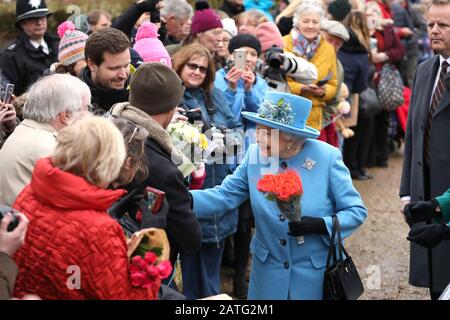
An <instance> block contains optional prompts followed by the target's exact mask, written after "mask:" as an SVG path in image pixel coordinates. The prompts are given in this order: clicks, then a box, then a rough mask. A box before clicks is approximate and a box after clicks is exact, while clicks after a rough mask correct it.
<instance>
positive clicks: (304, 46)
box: [291, 28, 320, 61]
mask: <svg viewBox="0 0 450 320" xmlns="http://www.w3.org/2000/svg"><path fill="white" fill-rule="evenodd" d="M291 37H292V45H293V48H294V53H296V54H297V55H299V56H302V57H304V58H306V59H307V60H308V61H309V60H311V59H312V57H314V55H315V54H316V51H317V48H318V47H319V44H320V34H319V35H318V36H317V37H316V38H315V39H314V40H313V41H311V42H310V41H308V40H307V39H306V38H305V37H304V36H303V35H302V34H301V33H300V32H299V31H298V29H297V28H294V29H292V31H291Z"/></svg>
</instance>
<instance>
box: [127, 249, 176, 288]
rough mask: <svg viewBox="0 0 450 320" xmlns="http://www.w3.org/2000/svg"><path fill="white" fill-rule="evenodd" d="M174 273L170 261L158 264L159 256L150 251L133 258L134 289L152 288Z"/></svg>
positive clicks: (131, 270) (132, 275) (131, 267)
mask: <svg viewBox="0 0 450 320" xmlns="http://www.w3.org/2000/svg"><path fill="white" fill-rule="evenodd" d="M171 273H172V265H171V264H170V262H169V261H168V260H165V261H162V262H160V263H158V262H157V256H156V254H155V253H153V252H152V251H149V252H147V253H146V254H145V256H144V257H142V256H139V255H137V256H134V257H133V258H131V265H130V278H131V285H132V286H134V287H142V288H151V287H153V286H154V285H155V284H156V283H160V282H161V280H162V279H165V278H167V277H168V276H170V274H171Z"/></svg>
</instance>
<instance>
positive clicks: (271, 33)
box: [256, 21, 284, 52]
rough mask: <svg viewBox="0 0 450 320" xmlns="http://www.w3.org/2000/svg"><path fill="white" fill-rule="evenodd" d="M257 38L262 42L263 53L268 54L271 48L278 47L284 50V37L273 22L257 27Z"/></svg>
mask: <svg viewBox="0 0 450 320" xmlns="http://www.w3.org/2000/svg"><path fill="white" fill-rule="evenodd" d="M256 36H257V37H258V39H259V41H260V42H261V49H262V52H266V51H267V50H268V49H269V48H271V47H273V46H276V47H279V48H283V46H284V44H283V37H282V36H281V33H280V30H279V29H278V27H277V25H276V24H275V23H273V22H270V21H268V22H264V23H261V24H260V25H258V26H257V27H256Z"/></svg>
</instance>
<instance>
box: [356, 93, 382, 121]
mask: <svg viewBox="0 0 450 320" xmlns="http://www.w3.org/2000/svg"><path fill="white" fill-rule="evenodd" d="M381 111H383V107H382V106H381V103H380V100H378V95H377V93H376V91H375V90H374V89H373V88H371V87H367V88H366V89H365V90H364V91H363V92H361V93H360V94H359V113H360V114H361V117H363V118H371V117H373V116H376V115H377V114H378V113H380V112H381Z"/></svg>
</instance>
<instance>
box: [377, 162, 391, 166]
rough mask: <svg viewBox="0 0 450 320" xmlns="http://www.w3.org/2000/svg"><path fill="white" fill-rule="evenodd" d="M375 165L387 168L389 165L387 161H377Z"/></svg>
mask: <svg viewBox="0 0 450 320" xmlns="http://www.w3.org/2000/svg"><path fill="white" fill-rule="evenodd" d="M377 167H380V168H387V167H389V165H388V163H387V161H378V162H377Z"/></svg>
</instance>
